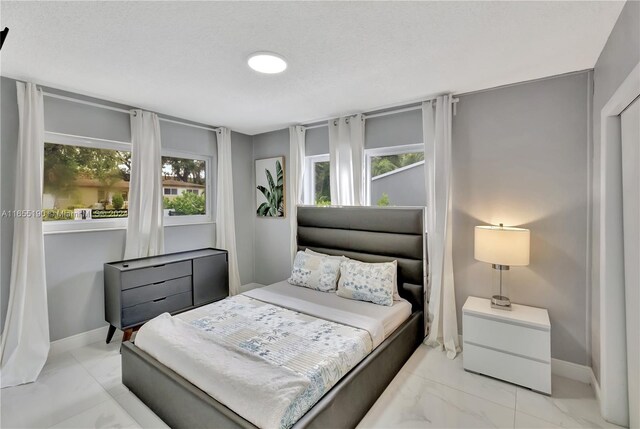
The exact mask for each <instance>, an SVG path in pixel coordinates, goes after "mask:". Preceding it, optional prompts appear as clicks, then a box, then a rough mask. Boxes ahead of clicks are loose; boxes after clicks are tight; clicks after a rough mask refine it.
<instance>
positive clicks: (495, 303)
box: [491, 295, 511, 311]
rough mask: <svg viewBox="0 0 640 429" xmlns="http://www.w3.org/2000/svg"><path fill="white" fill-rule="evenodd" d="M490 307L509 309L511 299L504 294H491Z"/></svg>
mask: <svg viewBox="0 0 640 429" xmlns="http://www.w3.org/2000/svg"><path fill="white" fill-rule="evenodd" d="M491 308H497V309H498V310H509V311H511V300H510V299H509V298H508V297H506V296H502V295H493V296H492V297H491Z"/></svg>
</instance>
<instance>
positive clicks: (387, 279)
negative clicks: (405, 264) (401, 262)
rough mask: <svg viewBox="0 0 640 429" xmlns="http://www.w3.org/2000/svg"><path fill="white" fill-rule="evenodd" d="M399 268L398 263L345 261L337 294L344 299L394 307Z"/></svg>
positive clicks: (342, 264)
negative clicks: (394, 290)
mask: <svg viewBox="0 0 640 429" xmlns="http://www.w3.org/2000/svg"><path fill="white" fill-rule="evenodd" d="M397 268H398V262H397V261H393V262H383V263H379V264H367V263H364V262H359V261H354V260H348V261H344V262H342V263H341V264H340V281H339V282H338V291H337V294H338V296H341V297H343V298H348V299H355V300H358V301H369V302H373V303H374V304H379V305H386V306H392V305H393V289H394V287H393V285H394V279H395V277H396V271H397Z"/></svg>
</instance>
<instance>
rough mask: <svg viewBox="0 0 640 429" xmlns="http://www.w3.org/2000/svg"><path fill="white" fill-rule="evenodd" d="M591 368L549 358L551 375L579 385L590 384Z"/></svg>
mask: <svg viewBox="0 0 640 429" xmlns="http://www.w3.org/2000/svg"><path fill="white" fill-rule="evenodd" d="M592 372H593V371H591V367H589V366H586V365H579V364H577V363H573V362H567V361H566V360H560V359H554V358H551V373H552V374H555V375H559V376H560V377H564V378H569V379H571V380H575V381H579V382H581V383H586V384H591V374H592Z"/></svg>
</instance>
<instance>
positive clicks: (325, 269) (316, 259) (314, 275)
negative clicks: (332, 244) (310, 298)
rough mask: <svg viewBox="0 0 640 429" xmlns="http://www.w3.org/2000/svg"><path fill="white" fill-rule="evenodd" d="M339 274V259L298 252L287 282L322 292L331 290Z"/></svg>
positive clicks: (333, 289)
mask: <svg viewBox="0 0 640 429" xmlns="http://www.w3.org/2000/svg"><path fill="white" fill-rule="evenodd" d="M339 275H340V260H339V259H332V258H324V257H322V256H316V255H311V254H309V253H305V252H302V251H300V252H298V253H297V254H296V259H295V261H293V270H292V271H291V277H289V280H288V282H289V283H291V284H292V285H295V286H302V287H307V288H309V289H315V290H319V291H322V292H333V291H335V290H336V283H337V282H338V276H339Z"/></svg>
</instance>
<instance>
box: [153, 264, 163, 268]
mask: <svg viewBox="0 0 640 429" xmlns="http://www.w3.org/2000/svg"><path fill="white" fill-rule="evenodd" d="M164 265H165V264H160V265H154V266H153V268H160V267H164Z"/></svg>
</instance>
